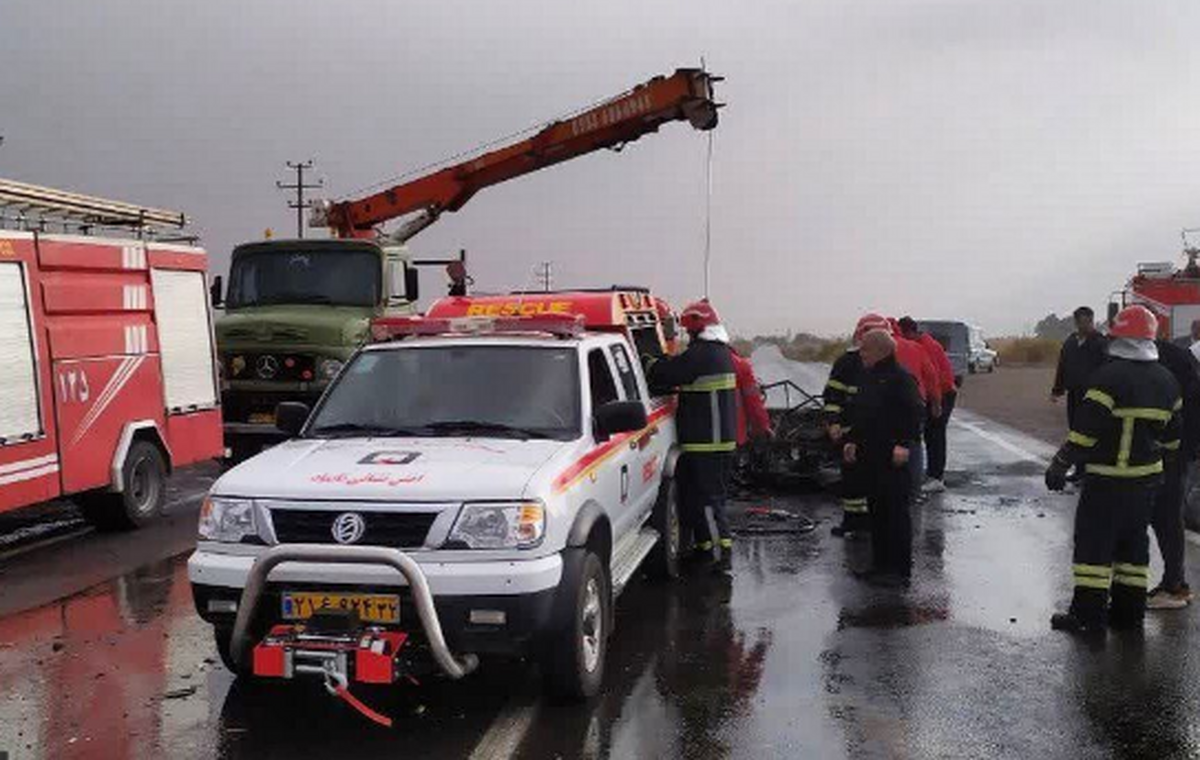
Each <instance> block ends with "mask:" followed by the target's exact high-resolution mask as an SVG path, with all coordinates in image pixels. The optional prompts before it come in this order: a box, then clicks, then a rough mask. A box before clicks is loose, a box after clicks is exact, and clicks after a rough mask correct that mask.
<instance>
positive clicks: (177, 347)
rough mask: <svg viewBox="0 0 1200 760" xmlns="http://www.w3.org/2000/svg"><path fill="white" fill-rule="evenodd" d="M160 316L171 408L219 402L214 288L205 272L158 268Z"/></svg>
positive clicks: (156, 293)
mask: <svg viewBox="0 0 1200 760" xmlns="http://www.w3.org/2000/svg"><path fill="white" fill-rule="evenodd" d="M150 282H151V285H152V287H153V288H154V319H155V321H156V322H157V323H158V344H159V346H160V347H161V351H162V368H163V385H164V386H165V395H166V402H167V410H168V411H169V412H181V411H191V410H195V409H208V408H212V407H214V406H216V403H217V385H216V378H215V376H214V370H213V346H212V331H211V330H210V329H209V322H208V297H209V296H208V287H207V285H206V284H205V282H204V273H203V272H185V271H175V270H167V269H153V270H151V272H150Z"/></svg>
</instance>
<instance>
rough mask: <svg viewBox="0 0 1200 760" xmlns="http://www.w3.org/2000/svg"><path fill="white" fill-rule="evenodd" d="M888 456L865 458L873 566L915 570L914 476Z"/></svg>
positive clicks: (900, 571) (887, 570)
mask: <svg viewBox="0 0 1200 760" xmlns="http://www.w3.org/2000/svg"><path fill="white" fill-rule="evenodd" d="M891 455H892V452H891V451H890V450H889V451H888V452H887V455H886V457H884V456H878V457H871V458H870V459H868V460H867V461H865V462H863V471H864V475H865V477H866V480H867V488H868V491H867V502H868V507H867V508H868V510H869V511H870V519H871V558H872V565H873V567H872V569H873V570H875V571H876V572H881V573H896V574H897V575H902V576H904V577H908V576H909V575H911V574H912V513H911V511H910V507H911V505H912V476H911V474H910V472H909V469H908V467H896V466H894V465H893V464H892V462H891Z"/></svg>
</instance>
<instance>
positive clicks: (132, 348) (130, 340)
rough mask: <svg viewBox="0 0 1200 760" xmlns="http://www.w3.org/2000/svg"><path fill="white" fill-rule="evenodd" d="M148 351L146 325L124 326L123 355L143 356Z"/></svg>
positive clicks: (148, 339) (148, 341)
mask: <svg viewBox="0 0 1200 760" xmlns="http://www.w3.org/2000/svg"><path fill="white" fill-rule="evenodd" d="M149 351H150V337H149V335H148V334H147V328H146V325H125V353H127V354H144V353H147V352H149Z"/></svg>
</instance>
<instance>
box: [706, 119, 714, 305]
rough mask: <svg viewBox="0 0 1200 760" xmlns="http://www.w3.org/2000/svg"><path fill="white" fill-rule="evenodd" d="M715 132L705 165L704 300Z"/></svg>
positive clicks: (710, 135)
mask: <svg viewBox="0 0 1200 760" xmlns="http://www.w3.org/2000/svg"><path fill="white" fill-rule="evenodd" d="M713 131H714V130H711V129H710V130H709V131H708V158H707V161H706V162H705V164H704V183H705V197H704V300H706V301H707V300H708V297H709V280H710V277H711V265H712V195H713V171H712V169H713Z"/></svg>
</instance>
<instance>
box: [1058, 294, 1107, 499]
mask: <svg viewBox="0 0 1200 760" xmlns="http://www.w3.org/2000/svg"><path fill="white" fill-rule="evenodd" d="M1073 316H1074V318H1075V332H1073V333H1072V334H1071V335H1069V336H1068V337H1067V339H1066V340H1065V341H1063V345H1062V350H1061V351H1060V352H1059V355H1058V368H1057V369H1056V370H1055V373H1054V387H1053V388H1051V390H1050V400H1051V401H1053V402H1055V403H1058V400H1059V399H1060V398H1062V397H1063V396H1064V395H1065V396H1066V397H1067V427H1068V428H1071V429H1074V428H1073V427H1072V426H1073V425H1074V424H1075V414H1076V412H1077V410H1078V409H1079V405H1080V404H1081V403H1082V401H1083V394H1084V393H1086V392H1087V390H1088V388H1090V387H1091V386H1090V385H1089V382H1090V381H1091V377H1092V373H1093V372H1095V371H1096V370H1097V369H1099V368H1100V366H1101V365H1103V364H1104V362H1106V361H1107V360H1108V356H1107V354H1106V353H1105V350H1104V344H1105V340H1104V336H1103V335H1101V334H1100V333H1099V332H1098V331H1097V330H1096V315H1095V312H1093V311H1092V310H1091V308H1089V307H1087V306H1080V307H1079V308H1078V309H1076V310H1075V312H1074V314H1073ZM1078 477H1081V473H1076V474H1075V476H1073V477H1072V478H1071V480H1076V479H1078Z"/></svg>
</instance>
